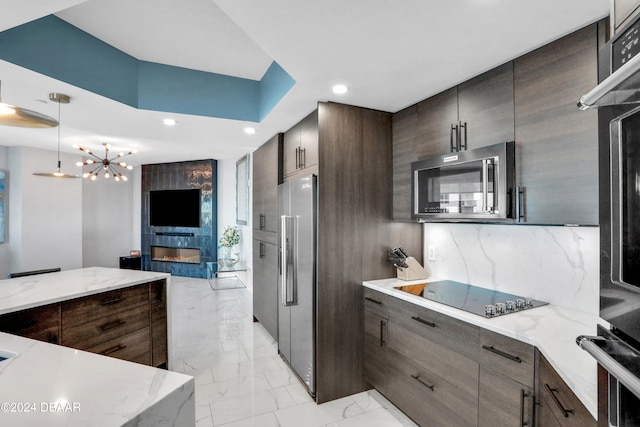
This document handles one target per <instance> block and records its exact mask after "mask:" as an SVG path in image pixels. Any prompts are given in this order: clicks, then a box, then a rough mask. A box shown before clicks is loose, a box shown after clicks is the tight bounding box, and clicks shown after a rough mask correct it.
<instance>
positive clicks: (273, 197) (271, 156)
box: [252, 133, 284, 233]
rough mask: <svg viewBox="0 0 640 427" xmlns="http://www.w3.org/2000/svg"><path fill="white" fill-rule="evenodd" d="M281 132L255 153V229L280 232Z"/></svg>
mask: <svg viewBox="0 0 640 427" xmlns="http://www.w3.org/2000/svg"><path fill="white" fill-rule="evenodd" d="M283 138H284V134H282V133H279V134H277V135H275V136H274V137H273V138H271V139H270V140H269V141H267V142H266V143H264V144H262V146H261V147H260V148H258V149H257V150H256V151H255V152H254V153H253V181H252V183H253V229H254V230H264V231H270V232H272V233H277V232H278V218H277V217H278V184H279V183H280V180H281V179H282V166H281V165H282V163H281V161H280V157H281V155H282V141H283Z"/></svg>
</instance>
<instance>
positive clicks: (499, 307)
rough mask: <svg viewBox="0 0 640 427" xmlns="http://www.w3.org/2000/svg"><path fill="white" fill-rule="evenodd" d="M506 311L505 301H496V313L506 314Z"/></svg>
mask: <svg viewBox="0 0 640 427" xmlns="http://www.w3.org/2000/svg"><path fill="white" fill-rule="evenodd" d="M504 313H505V307H504V303H503V302H497V303H496V314H504Z"/></svg>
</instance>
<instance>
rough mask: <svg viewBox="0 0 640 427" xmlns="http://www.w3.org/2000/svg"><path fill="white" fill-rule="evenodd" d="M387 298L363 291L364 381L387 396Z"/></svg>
mask: <svg viewBox="0 0 640 427" xmlns="http://www.w3.org/2000/svg"><path fill="white" fill-rule="evenodd" d="M387 306H388V304H387V296H386V295H385V294H383V293H380V292H377V291H374V290H371V289H368V288H367V289H365V290H364V379H365V380H366V381H367V382H368V383H369V384H371V385H372V386H373V387H374V388H375V389H376V390H378V391H380V393H382V394H383V395H386V394H387V323H388V322H389V311H388V308H387Z"/></svg>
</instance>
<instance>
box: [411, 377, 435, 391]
mask: <svg viewBox="0 0 640 427" xmlns="http://www.w3.org/2000/svg"><path fill="white" fill-rule="evenodd" d="M411 378H413V379H414V380H416V381H418V382H419V383H420V384H422V385H423V386H425V387H426V388H428V389H429V390H431V391H434V389H435V386H434V385H433V384H429V383H427V382H425V381H424V380H423V379H422V378H420V375H411Z"/></svg>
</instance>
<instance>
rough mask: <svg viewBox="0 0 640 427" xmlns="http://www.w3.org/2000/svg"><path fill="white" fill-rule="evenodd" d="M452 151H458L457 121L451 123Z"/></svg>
mask: <svg viewBox="0 0 640 427" xmlns="http://www.w3.org/2000/svg"><path fill="white" fill-rule="evenodd" d="M450 139H451V152H452V153H454V152H456V151H458V125H456V124H455V123H451V134H450Z"/></svg>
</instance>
